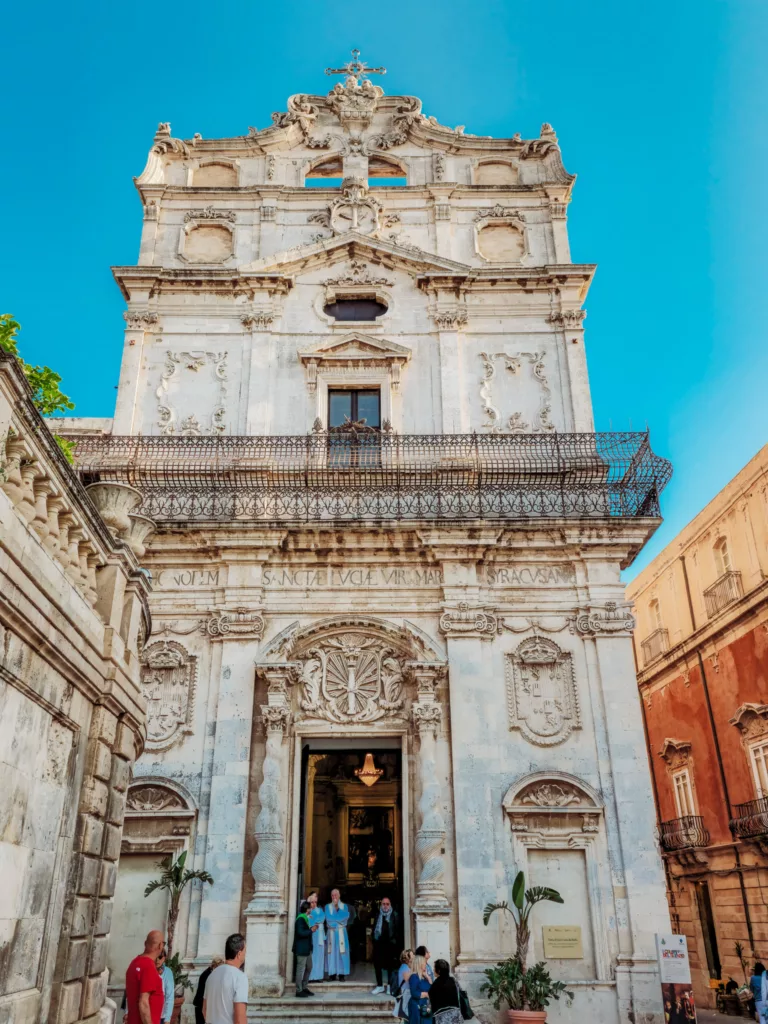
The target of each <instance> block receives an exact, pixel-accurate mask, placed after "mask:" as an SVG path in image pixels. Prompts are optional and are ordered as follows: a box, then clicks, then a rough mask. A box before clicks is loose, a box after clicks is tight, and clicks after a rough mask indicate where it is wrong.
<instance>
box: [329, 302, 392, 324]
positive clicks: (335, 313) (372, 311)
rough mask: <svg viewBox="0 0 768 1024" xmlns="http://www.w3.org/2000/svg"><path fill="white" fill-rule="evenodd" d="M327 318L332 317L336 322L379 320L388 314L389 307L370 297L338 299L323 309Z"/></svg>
mask: <svg viewBox="0 0 768 1024" xmlns="http://www.w3.org/2000/svg"><path fill="white" fill-rule="evenodd" d="M323 312H324V313H325V314H326V316H332V317H333V319H334V320H358V321H364V320H368V321H371V320H377V319H378V318H379V317H380V316H382V315H383V314H384V313H386V312H387V307H386V306H385V305H384V303H383V302H379V301H378V299H375V298H373V297H368V296H364V297H363V296H361V297H360V298H354V299H336V301H335V302H329V303H328V305H327V306H324V307H323Z"/></svg>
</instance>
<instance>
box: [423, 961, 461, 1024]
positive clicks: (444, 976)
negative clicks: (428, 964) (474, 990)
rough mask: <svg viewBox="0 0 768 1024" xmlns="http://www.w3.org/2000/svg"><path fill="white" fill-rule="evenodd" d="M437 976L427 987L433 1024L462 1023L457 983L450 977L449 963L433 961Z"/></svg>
mask: <svg viewBox="0 0 768 1024" xmlns="http://www.w3.org/2000/svg"><path fill="white" fill-rule="evenodd" d="M435 971H436V972H437V977H436V978H435V980H434V981H433V982H432V985H431V986H430V989H429V1003H430V1006H431V1007H432V1016H433V1018H434V1021H435V1024H463V1020H464V1018H463V1017H462V1016H461V1003H460V1001H459V983H458V982H457V981H456V979H455V978H452V977H451V968H450V965H449V964H448V963H447V961H445V960H436V961H435Z"/></svg>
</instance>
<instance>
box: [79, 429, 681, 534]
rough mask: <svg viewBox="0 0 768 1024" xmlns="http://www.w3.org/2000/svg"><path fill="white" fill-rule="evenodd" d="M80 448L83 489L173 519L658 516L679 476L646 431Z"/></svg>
mask: <svg viewBox="0 0 768 1024" xmlns="http://www.w3.org/2000/svg"><path fill="white" fill-rule="evenodd" d="M74 440H76V443H77V448H76V454H75V461H76V465H77V468H78V469H79V471H80V473H81V476H82V478H83V480H84V482H91V481H94V480H119V481H123V482H125V483H129V484H132V485H133V486H134V487H136V488H138V490H140V491H141V492H142V494H143V495H144V503H143V506H142V508H141V512H142V513H143V514H145V515H148V516H151V517H152V518H153V519H156V520H160V521H166V522H168V521H172V522H187V521H197V522H200V521H217V520H219V521H220V520H232V519H238V520H243V521H247V520H258V521H261V522H317V521H327V522H334V521H340V520H341V521H354V520H358V521H367V522H371V521H386V520H454V521H457V520H459V521H460V520H465V521H466V520H477V519H496V520H528V519H542V518H560V517H569V518H574V519H606V518H613V517H641V516H658V515H659V494H660V492H661V490H662V489H663V487H664V486H665V484H666V483H667V482H668V480H669V478H670V476H671V475H672V466H671V465H670V463H669V462H668V461H667V460H666V459H662V458H660V457H659V456H657V455H654V453H653V452H652V451H651V447H650V442H649V438H648V435H647V434H641V433H623V434H485V435H477V434H436V435H399V434H394V433H383V432H382V433H376V434H373V435H372V434H371V433H370V432H368V433H363V434H360V433H358V432H356V431H354V430H350V431H348V432H347V431H343V430H341V431H340V430H335V431H333V432H331V433H314V432H313V433H312V434H309V435H306V436H303V435H301V436H284V437H207V436H206V437H167V436H163V437H78V438H74Z"/></svg>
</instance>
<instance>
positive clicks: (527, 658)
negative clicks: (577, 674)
mask: <svg viewBox="0 0 768 1024" xmlns="http://www.w3.org/2000/svg"><path fill="white" fill-rule="evenodd" d="M506 674H507V703H508V706H509V727H510V729H519V730H520V731H521V732H522V734H523V736H525V738H526V739H527V740H529V741H530V742H531V743H536V744H538V745H539V746H551V745H553V744H555V743H561V742H562V741H563V740H564V739H565V738H566V737H567V736H569V735H570V733H571V730H573V729H578V728H579V727H580V725H581V721H580V717H579V701H578V695H577V693H576V686H575V683H574V679H573V664H572V660H571V655H570V654H568V653H566V652H565V651H561V650H560V648H559V647H558V646H557V644H556V643H555V642H554V641H552V640H549V639H547V638H546V637H541V636H534V637H531V639H529V640H524V641H523V643H521V644H520V646H519V647H518V648H517V650H516V651H514V652H513V653H512V654H508V655H507V656H506Z"/></svg>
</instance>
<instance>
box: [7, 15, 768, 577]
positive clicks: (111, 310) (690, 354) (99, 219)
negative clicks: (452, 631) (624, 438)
mask: <svg viewBox="0 0 768 1024" xmlns="http://www.w3.org/2000/svg"><path fill="white" fill-rule="evenodd" d="M0 31H2V36H3V38H4V39H5V43H6V44H5V46H4V54H3V61H2V66H1V67H0V76H1V77H2V79H3V81H2V82H0V96H2V100H0V104H2V108H0V128H2V135H3V140H4V152H5V158H4V159H3V160H2V161H0V189H1V191H0V194H1V195H2V197H3V222H2V223H3V243H4V244H3V245H2V250H1V253H0V261H2V265H1V266H0V307H1V308H0V311H7V312H12V313H13V314H14V315H15V316H16V317H17V319H19V320H20V321H21V322H22V325H23V335H22V339H21V340H22V345H23V349H24V353H25V355H26V357H27V358H28V359H30V360H33V361H40V362H47V363H49V364H50V365H52V366H53V367H54V368H56V369H57V370H58V371H59V372H60V373H61V374H62V376H63V377H64V384H65V390H67V391H68V392H69V393H70V394H71V395H72V397H73V398H74V399H75V401H76V403H77V410H76V413H77V414H79V415H96V416H105V415H106V416H108V415H111V412H112V406H113V402H114V396H115V390H114V389H115V385H116V384H117V379H118V373H119V362H120V352H121V344H122V328H123V321H122V310H123V303H122V300H121V297H120V295H119V292H118V290H117V287H116V286H115V285H114V283H113V281H112V278H111V275H110V271H109V267H110V265H112V264H121V263H133V262H135V261H136V258H137V250H138V242H139V232H140V227H141V210H140V204H139V200H138V197H137V195H136V193H135V190H134V188H133V185H132V181H131V178H132V176H133V175H138V174H140V173H141V170H142V168H143V166H144V162H145V159H146V154H147V151H148V148H149V146H150V144H151V140H152V135H153V133H154V130H155V127H156V125H157V122H158V121H161V120H163V121H166V120H170V121H171V123H172V127H173V133H174V135H176V136H179V137H190V136H191V135H192V134H193V133H194V132H201V133H202V134H203V135H204V136H208V137H212V136H225V135H236V134H244V133H245V132H246V131H247V128H248V125H257V126H258V127H264V126H266V125H267V124H269V123H270V113H271V112H272V111H273V110H284V109H285V100H286V98H287V96H288V95H289V94H290V93H292V92H299V91H301V92H304V91H306V92H322V91H326V90H327V89H328V87H329V79H327V78H326V77H325V75H324V74H323V70H324V68H325V67H326V66H327V65H328V64H334V65H336V64H338V63H340V62H343V61H345V60H347V59H348V53H349V50H350V49H351V48H352V47H353V46H357V47H359V48H360V49H361V50H362V56H363V58H364V59H366V60H367V61H368V62H369V63H371V64H384V65H386V67H387V68H388V73H387V76H386V78H385V79H384V81H383V83H382V84H383V85H384V87H385V89H386V91H387V92H389V93H399V92H403V93H409V94H415V95H418V96H420V97H421V98H422V100H423V102H424V111H425V113H427V114H434V115H436V116H437V118H438V119H439V120H440V121H441V122H443V123H447V124H451V125H455V124H464V125H466V129H467V131H468V132H474V133H476V134H492V135H504V136H507V135H511V134H512V133H513V132H516V131H520V132H522V134H523V137H525V138H529V137H531V136H535V135H537V134H538V130H539V127H540V125H541V123H542V121H550V122H551V123H552V124H553V125H554V127H555V129H556V131H557V133H558V135H559V138H560V144H561V146H562V150H563V156H564V161H565V165H566V167H567V169H568V170H569V171H571V172H573V173H576V174H578V181H577V183H576V187H575V193H574V202H573V203H572V205H571V208H570V234H571V247H572V255H573V258H574V260H578V261H584V262H593V261H594V262H596V263H598V265H599V266H598V272H597V276H596V279H595V282H594V285H593V287H592V291H591V293H590V296H589V299H588V302H587V308H588V319H587V321H586V328H587V346H588V348H587V351H588V358H589V366H590V379H591V383H592V393H593V400H594V406H595V416H596V423H597V427H598V429H602V430H607V429H611V428H612V429H615V430H624V429H629V427H630V426H632V427H633V428H643V427H644V426H645V424H646V423H648V425H649V426H650V428H651V432H652V439H653V445H654V448H655V449H656V450H657V451H658V452H660V453H661V454H664V455H666V456H668V457H669V458H671V459H672V460H673V462H674V465H675V477H674V479H673V482H672V484H671V485H670V486H669V488H668V489H667V491H666V494H665V500H664V512H665V516H666V522H665V524H664V526H663V527H662V529H661V530H660V531H659V532H658V533H657V535H656V537H655V538H654V540H653V541H652V542H651V544H650V545H649V546H648V548H647V549H646V551H645V552H644V554H643V555H642V556H641V558H640V559H639V560H638V562H637V563H636V565H635V569H638V568H640V567H641V566H642V565H643V564H645V563H646V562H647V560H648V559H649V557H651V556H652V555H653V554H654V553H655V552H656V551H658V550H659V549H660V548H661V547H662V546H663V544H665V543H667V542H668V541H669V540H670V539H671V538H672V537H673V536H674V534H675V533H676V532H677V531H678V530H679V529H680V528H681V527H682V526H683V525H684V524H685V523H686V522H687V521H688V520H689V519H690V518H692V516H693V515H694V514H695V513H696V512H697V511H698V510H699V509H700V508H701V507H702V506H703V505H704V504H705V503H706V502H707V501H708V500H709V499H710V498H711V497H712V496H713V495H714V494H715V493H716V492H717V491H718V490H719V489H720V488H721V487H722V486H723V485H724V484H725V483H726V482H727V481H728V480H729V479H730V478H731V477H732V476H733V475H734V474H735V473H736V472H737V471H738V470H739V469H740V468H741V466H743V465H744V464H745V463H746V462H747V461H748V459H749V458H751V456H752V455H754V454H755V452H756V451H757V450H758V449H759V448H760V447H761V445H762V444H763V443H764V442H765V440H766V426H767V425H768V396H767V395H766V380H768V374H767V373H766V370H767V369H768V365H767V364H768V344H766V323H767V322H768V317H767V316H766V313H768V309H767V307H768V288H766V280H765V251H766V239H768V214H767V213H766V201H765V199H764V197H763V189H764V187H765V178H766V166H768V159H767V157H768V131H766V118H765V111H766V99H767V98H768V97H767V93H768V90H767V89H766V85H767V82H768V61H766V59H765V53H766V52H767V50H768V4H766V3H765V2H761V0H754V2H753V0H730V2H725V0H722V2H720V0H666V2H664V3H661V2H658V0H646V2H645V3H644V4H642V5H639V4H621V3H618V2H616V0H569V2H562V0H549V2H548V3H546V4H544V3H541V2H540V0H538V2H532V0H526V2H522V0H507V2H506V3H490V2H485V0H475V2H473V3H472V4H465V3H458V2H456V0H444V2H443V3H441V4H439V5H438V4H436V3H426V2H423V0H411V2H408V3H404V2H401V0H390V3H388V4H385V5H383V6H382V5H380V4H373V5H365V4H358V5H352V6H350V5H349V4H340V3H325V2H313V3H310V2H306V0H298V2H294V3H292V4H284V5H278V4H274V3H273V4H268V5H267V4H259V3H253V2H246V0H219V3H217V4H211V3H206V4H203V3H200V2H197V0H193V2H187V3H185V4H183V5H181V4H167V5H162V4H158V5H151V6H147V5H141V4H135V5H131V4H111V3H106V4H105V3H96V2H95V0H92V2H90V3H85V4H82V3H81V4H77V3H69V4H66V3H60V2H57V3H51V2H48V3H42V4H40V3H38V4H35V3H33V2H30V3H28V4H19V3H17V4H9V5H6V6H5V8H4V14H3V15H2V21H0Z"/></svg>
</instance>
